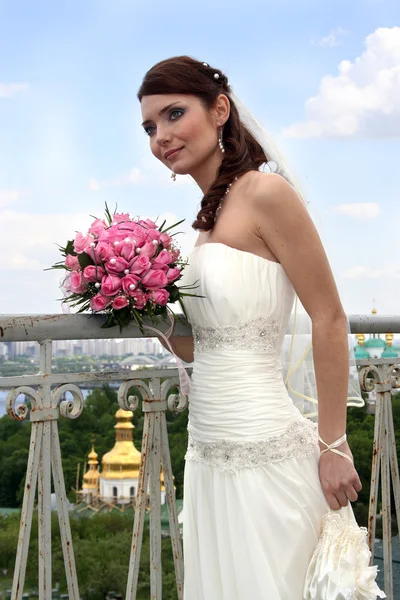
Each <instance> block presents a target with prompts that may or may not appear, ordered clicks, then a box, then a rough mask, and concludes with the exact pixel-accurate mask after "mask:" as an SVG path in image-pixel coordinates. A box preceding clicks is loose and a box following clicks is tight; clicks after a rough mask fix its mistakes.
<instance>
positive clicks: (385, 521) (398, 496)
mask: <svg viewBox="0 0 400 600" xmlns="http://www.w3.org/2000/svg"><path fill="white" fill-rule="evenodd" d="M399 375H400V370H399V368H398V367H396V366H395V365H394V364H387V363H386V364H378V365H368V366H364V367H362V369H361V370H360V374H359V376H360V383H361V388H362V389H363V390H364V391H368V392H371V391H373V389H374V388H375V391H376V408H375V429H374V444H373V453H372V470H371V488H370V499H369V513H368V544H369V547H370V550H371V563H370V564H371V565H372V564H373V561H374V540H375V531H376V516H377V503H378V496H379V474H381V497H382V526H383V565H384V590H385V593H386V596H387V599H388V600H394V596H393V570H392V522H391V502H390V489H391V486H390V481H392V485H393V494H394V500H395V508H396V516H397V523H398V525H399V524H400V482H399V465H398V461H397V452H396V440H395V435H394V427H393V410H392V398H391V390H392V389H393V388H397V387H399V385H398V377H399ZM399 535H400V533H399Z"/></svg>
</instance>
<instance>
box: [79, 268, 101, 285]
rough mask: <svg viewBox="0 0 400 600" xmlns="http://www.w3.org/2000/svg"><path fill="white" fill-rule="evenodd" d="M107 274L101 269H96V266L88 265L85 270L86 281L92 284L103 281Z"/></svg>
mask: <svg viewBox="0 0 400 600" xmlns="http://www.w3.org/2000/svg"><path fill="white" fill-rule="evenodd" d="M105 274H106V272H105V270H104V269H102V268H101V267H96V266H95V265H88V266H87V267H85V268H84V269H83V277H84V279H85V280H86V281H90V282H92V283H93V282H95V281H101V280H102V278H103V277H104V275H105Z"/></svg>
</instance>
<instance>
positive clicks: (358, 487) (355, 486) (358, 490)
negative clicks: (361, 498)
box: [353, 473, 362, 492]
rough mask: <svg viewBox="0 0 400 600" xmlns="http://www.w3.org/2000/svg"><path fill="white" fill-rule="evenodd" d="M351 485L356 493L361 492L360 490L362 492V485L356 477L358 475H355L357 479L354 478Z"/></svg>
mask: <svg viewBox="0 0 400 600" xmlns="http://www.w3.org/2000/svg"><path fill="white" fill-rule="evenodd" d="M353 485H354V489H355V490H356V492H361V490H362V483H361V480H360V478H359V476H358V473H357V478H356V480H355V482H354V483H353Z"/></svg>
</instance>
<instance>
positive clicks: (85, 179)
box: [0, 0, 400, 314]
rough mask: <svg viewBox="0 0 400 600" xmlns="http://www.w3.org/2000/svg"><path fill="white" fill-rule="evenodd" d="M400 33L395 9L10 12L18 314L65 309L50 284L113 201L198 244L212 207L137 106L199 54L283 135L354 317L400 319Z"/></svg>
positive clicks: (30, 8) (194, 7)
mask: <svg viewBox="0 0 400 600" xmlns="http://www.w3.org/2000/svg"><path fill="white" fill-rule="evenodd" d="M399 26H400V5H399V3H398V2H395V1H394V0H353V1H352V2H348V1H347V2H342V1H336V2H331V1H324V2H322V1H321V0H319V1H317V0H310V1H303V0H296V1H295V0H280V2H276V0H274V1H273V2H270V1H266V0H248V1H247V2H232V0H231V1H230V2H226V1H225V0H222V1H220V2H218V3H215V2H212V1H211V0H203V1H201V2H197V1H196V2H185V3H182V2H177V3H175V2H173V3H169V2H165V1H164V2H161V1H158V0H157V1H152V2H148V3H142V2H140V3H139V2H135V1H129V2H128V1H126V0H125V1H122V0H112V1H111V0H108V1H105V0H96V1H95V0H90V1H88V0H81V1H80V2H78V1H75V0H70V1H69V2H57V3H54V2H50V1H35V2H29V1H28V0H25V1H23V2H22V1H18V0H15V1H14V2H12V3H11V2H2V1H1V0H0V28H1V36H0V131H1V136H0V273H1V279H2V284H3V285H2V290H1V296H0V312H1V313H19V314H21V313H46V312H52V313H55V312H60V311H61V309H60V305H59V303H58V302H57V300H56V299H57V298H59V296H60V292H59V290H58V280H59V278H60V277H59V274H58V273H57V272H54V271H43V269H44V268H46V267H47V266H50V265H51V264H53V262H55V261H56V260H59V256H58V250H57V247H56V245H55V244H56V243H61V244H63V243H64V242H65V241H66V240H67V239H69V238H71V237H72V236H73V234H74V231H75V230H79V229H85V228H87V226H88V225H89V223H90V221H91V219H90V217H89V214H96V215H99V216H100V215H101V214H102V212H103V207H104V202H105V201H107V202H108V203H109V205H112V206H113V204H114V203H115V202H117V203H118V208H119V209H121V211H128V212H130V213H132V214H142V215H146V216H150V217H155V216H157V215H160V217H163V216H166V217H167V218H169V219H174V220H178V219H181V218H186V221H185V224H184V226H185V227H184V229H185V232H186V233H185V235H184V236H181V237H180V238H179V243H180V245H181V247H182V250H183V252H184V253H185V252H186V251H189V249H190V248H191V247H192V246H193V244H194V241H195V239H196V237H197V234H196V232H195V231H194V230H192V229H191V226H190V224H191V222H192V221H193V219H194V218H195V215H196V213H197V209H198V205H199V202H200V200H201V192H200V190H199V188H197V187H196V186H195V184H194V183H193V182H191V181H190V179H189V178H185V177H178V179H177V182H176V183H172V181H171V180H170V177H169V175H170V173H169V171H168V170H167V169H166V168H165V167H164V166H163V165H161V164H157V161H156V159H155V158H154V157H153V156H152V155H151V153H150V150H149V147H148V138H146V136H145V134H144V133H143V130H142V129H141V127H140V122H141V113H140V105H139V103H138V101H137V99H136V93H137V90H138V88H139V86H140V83H141V80H142V77H143V75H144V74H145V72H146V70H147V69H148V68H150V67H151V66H152V65H153V64H154V63H155V62H157V61H159V60H161V59H163V58H167V57H169V56H174V55H177V54H188V55H191V56H193V57H195V58H198V59H199V60H201V61H206V62H208V63H209V64H210V65H212V66H215V67H218V68H220V69H221V70H223V71H224V72H225V73H226V75H227V76H228V78H229V81H230V84H231V86H232V88H233V90H234V91H235V93H236V94H237V95H238V96H239V97H240V98H241V99H242V100H243V101H244V102H245V103H246V104H247V105H248V106H249V107H250V108H251V109H252V111H253V112H254V113H255V115H256V116H257V118H258V119H259V120H260V121H261V122H262V123H263V124H264V125H265V127H266V128H268V129H269V130H270V131H271V133H272V134H273V135H274V137H275V139H276V142H277V143H278V144H279V146H280V148H281V150H282V152H283V154H284V155H285V156H286V158H287V161H288V163H289V165H290V167H291V169H292V170H293V172H294V173H295V175H296V178H297V180H298V182H299V183H300V184H301V186H302V187H303V189H304V192H305V195H306V197H307V198H308V200H309V201H310V205H309V207H310V210H311V212H312V214H313V216H314V218H315V221H316V224H317V226H318V228H319V231H320V235H321V237H322V239H323V242H324V245H325V248H326V251H327V254H328V257H329V260H330V263H331V266H332V268H333V271H334V274H335V277H336V281H337V285H338V288H339V292H340V295H341V298H342V302H343V305H344V308H345V310H346V312H347V313H369V312H370V311H371V308H372V302H373V299H375V300H376V308H377V309H378V314H396V313H398V301H397V299H398V298H399V296H400V266H399V261H398V257H397V256H398V253H397V249H398V241H397V239H398V231H399V229H400V217H399V210H398V206H397V202H396V201H398V200H399V190H400V168H399V164H400V141H399V140H400V103H399V97H400V27H399ZM304 243H307V241H306V240H305V241H304Z"/></svg>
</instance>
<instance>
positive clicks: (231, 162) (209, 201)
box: [137, 56, 268, 231]
mask: <svg viewBox="0 0 400 600" xmlns="http://www.w3.org/2000/svg"><path fill="white" fill-rule="evenodd" d="M214 73H218V75H219V78H214ZM230 91H231V88H230V86H229V84H228V78H227V77H226V76H225V75H224V74H223V73H222V71H220V70H219V69H215V68H214V67H211V66H209V65H205V64H204V63H202V62H199V61H198V60H195V59H194V58H191V57H190V56H174V57H172V58H167V59H166V60H162V61H161V62H158V63H157V64H155V65H154V66H153V67H151V69H149V70H148V71H147V73H146V74H145V76H144V78H143V82H142V85H141V86H140V88H139V91H138V94H137V97H138V99H139V101H141V100H142V98H143V96H150V95H153V94H191V95H193V96H197V97H198V98H199V99H200V100H201V102H202V103H203V105H204V107H205V108H206V109H207V110H209V109H210V108H212V107H213V106H214V104H215V101H216V99H217V97H218V96H219V94H221V93H222V94H225V95H226V96H227V97H228V98H229V101H230V105H231V109H230V115H229V118H228V120H227V121H226V123H225V125H224V128H223V144H224V148H225V152H224V154H223V158H222V162H221V165H220V167H219V169H218V173H217V176H216V179H215V180H214V182H213V183H212V184H211V186H210V188H209V190H208V191H207V193H206V194H205V195H204V196H203V199H202V200H201V208H200V210H199V212H198V214H197V218H196V220H195V221H194V222H193V223H192V227H193V229H197V230H201V231H209V230H210V229H212V228H213V226H214V216H215V211H216V210H217V207H218V205H219V203H220V200H221V198H222V197H223V195H224V194H225V192H226V189H227V186H228V185H229V183H231V182H232V181H233V180H234V178H235V177H239V176H241V175H243V174H244V173H247V172H248V171H256V170H258V169H259V167H260V166H261V165H262V164H264V163H266V162H267V161H268V159H267V157H266V155H265V153H264V150H263V149H262V147H261V146H260V144H259V143H258V142H257V141H256V140H255V139H254V137H253V136H252V135H251V134H250V133H249V132H248V131H247V129H246V128H245V126H244V125H243V124H242V122H241V121H240V118H239V113H238V111H237V108H236V106H235V104H234V102H233V101H232V100H231V98H230V94H229V93H230Z"/></svg>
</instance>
